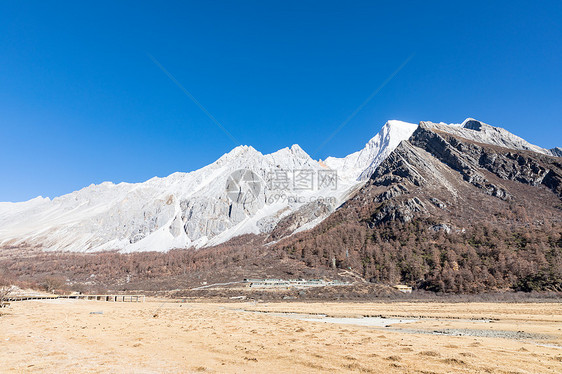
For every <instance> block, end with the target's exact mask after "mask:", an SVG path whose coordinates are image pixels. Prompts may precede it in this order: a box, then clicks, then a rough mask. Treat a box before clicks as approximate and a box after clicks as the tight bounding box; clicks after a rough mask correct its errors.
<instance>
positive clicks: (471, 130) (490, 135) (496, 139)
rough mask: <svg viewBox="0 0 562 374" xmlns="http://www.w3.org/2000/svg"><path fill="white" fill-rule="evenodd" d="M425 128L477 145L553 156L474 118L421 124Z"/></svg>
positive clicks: (546, 150)
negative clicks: (446, 122)
mask: <svg viewBox="0 0 562 374" xmlns="http://www.w3.org/2000/svg"><path fill="white" fill-rule="evenodd" d="M422 123H423V124H424V125H425V126H428V127H430V128H433V129H435V130H438V131H444V132H448V133H450V134H451V135H455V136H459V137H461V138H465V139H468V140H472V141H475V142H478V143H484V144H491V145H496V146H500V147H504V148H510V149H518V150H524V151H532V152H537V153H542V154H545V155H549V156H551V155H554V153H553V152H552V151H551V150H548V149H544V148H541V147H539V146H537V145H534V144H531V143H529V142H527V141H526V140H525V139H523V138H521V137H519V136H517V135H515V134H512V133H511V132H509V131H507V130H505V129H503V128H501V127H495V126H491V125H488V124H486V123H484V122H482V121H478V120H476V119H474V118H467V119H465V120H464V121H463V122H462V123H451V124H445V123H442V122H441V123H433V122H422Z"/></svg>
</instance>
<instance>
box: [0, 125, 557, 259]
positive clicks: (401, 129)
mask: <svg viewBox="0 0 562 374" xmlns="http://www.w3.org/2000/svg"><path fill="white" fill-rule="evenodd" d="M424 123H425V122H424ZM428 126H432V127H433V128H434V129H435V130H436V131H443V132H449V133H451V134H454V135H456V136H460V137H464V138H466V139H469V140H472V141H476V142H480V143H488V144H494V145H499V146H502V147H507V148H513V149H523V150H531V151H534V152H539V153H543V154H549V155H550V154H552V152H551V151H550V150H545V149H542V148H540V147H537V146H534V145H532V144H529V143H527V142H526V141H524V140H523V139H521V138H519V137H517V136H515V135H513V134H511V133H509V132H507V131H506V130H503V129H499V128H495V127H492V126H489V125H486V124H483V123H481V122H479V121H476V120H473V119H467V120H465V121H464V122H463V123H462V124H453V125H445V124H429V123H428ZM417 127H418V125H415V124H411V123H406V122H401V121H389V122H387V123H386V124H385V125H384V126H383V128H382V129H381V131H380V132H379V133H378V134H376V136H375V137H373V138H372V139H371V140H370V141H369V142H368V143H367V144H366V146H365V147H364V148H363V149H362V150H360V151H358V152H355V153H352V154H350V155H348V156H346V157H344V158H335V157H329V158H327V159H326V160H325V161H324V162H322V161H316V160H313V159H312V158H311V157H310V156H309V155H308V154H307V153H306V152H305V151H304V150H303V149H301V148H300V147H299V146H298V145H293V146H292V147H291V148H284V149H281V150H279V151H277V152H274V153H271V154H266V155H264V154H262V153H260V152H258V151H257V150H255V149H254V148H252V147H250V146H239V147H237V148H235V149H233V150H232V151H231V152H229V153H227V154H225V155H223V156H222V157H220V158H219V159H218V160H217V161H215V162H214V163H212V164H210V165H208V166H206V167H203V168H201V169H199V170H196V171H193V172H190V173H174V174H172V175H170V176H168V177H165V178H152V179H150V180H148V181H146V182H144V183H136V184H131V183H119V184H113V183H110V182H105V183H102V184H100V185H91V186H88V187H86V188H84V189H81V190H79V191H75V192H72V193H70V194H67V195H64V196H60V197H57V198H54V199H53V200H50V199H48V198H41V197H39V198H35V199H32V200H29V201H27V202H22V203H0V248H2V247H3V248H7V247H15V248H18V247H22V248H40V249H43V250H50V251H76V252H97V251H104V250H119V251H122V252H137V251H167V250H170V249H173V248H189V247H201V246H209V245H215V244H219V243H222V242H225V241H227V240H229V239H231V238H234V237H236V236H239V235H242V234H247V233H254V234H268V233H272V232H274V230H275V228H276V226H277V224H278V223H279V222H280V221H282V220H283V219H284V218H287V217H288V216H291V215H293V216H297V218H296V219H293V220H292V222H293V223H294V224H293V225H292V226H288V227H290V230H287V226H284V230H277V231H276V232H278V231H279V232H283V235H290V234H292V233H294V232H296V231H301V230H303V229H308V228H312V227H314V226H315V225H316V224H318V223H319V222H321V221H322V220H323V219H324V218H326V217H327V216H328V215H329V214H330V213H331V212H333V211H334V210H335V209H336V208H337V207H338V206H340V205H341V203H342V202H344V201H346V200H347V199H348V198H349V197H350V196H351V195H352V193H353V192H354V191H356V190H357V188H358V187H359V186H361V185H362V184H363V183H364V182H365V181H366V180H368V179H369V178H370V177H371V175H372V174H373V172H374V171H375V169H376V168H377V167H378V166H379V165H380V164H381V163H382V162H383V161H384V160H385V159H386V158H387V157H388V156H389V155H390V154H391V153H392V152H393V151H394V149H395V148H396V147H397V146H398V145H399V144H400V143H401V142H402V141H404V140H407V139H409V138H410V137H411V136H412V133H414V131H415V130H416V129H417Z"/></svg>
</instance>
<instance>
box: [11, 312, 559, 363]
mask: <svg viewBox="0 0 562 374" xmlns="http://www.w3.org/2000/svg"><path fill="white" fill-rule="evenodd" d="M240 309H247V310H261V311H268V312H271V311H276V312H301V313H325V314H328V315H333V316H363V315H384V316H389V317H390V316H403V317H411V316H426V317H439V318H428V319H423V320H420V321H417V322H414V323H410V324H401V325H394V326H392V327H391V328H385V327H382V328H372V327H360V326H353V325H336V324H327V323H322V322H306V321H300V320H297V319H292V318H288V317H285V316H279V315H272V314H270V313H248V312H245V311H243V310H240ZM99 311H103V314H90V312H99ZM155 316H156V317H155ZM459 318H460V319H459ZM467 318H491V319H494V322H492V323H486V322H480V321H469V320H466V319H467ZM446 328H454V329H457V328H458V329H487V330H498V331H524V332H526V333H529V334H543V335H549V337H548V338H547V339H542V340H536V339H524V340H515V339H504V338H489V337H475V336H445V335H430V334H419V333H418V334H414V333H411V331H410V332H407V331H402V332H401V331H400V330H399V329H410V330H412V329H415V330H428V331H432V330H434V329H446ZM561 328H562V308H561V305H560V304H556V303H550V304H491V303H474V304H466V303H464V304H444V303H269V304H265V305H264V304H257V305H252V304H249V303H239V304H212V303H204V302H200V303H188V304H180V303H170V302H166V303H163V302H162V301H153V302H146V303H138V304H134V303H108V302H95V301H55V302H53V301H50V302H39V301H27V302H15V303H13V304H12V308H11V309H10V310H9V311H8V314H7V315H3V316H1V317H0V372H7V373H11V372H13V373H27V372H29V373H31V372H33V373H37V372H39V373H41V372H44V373H55V372H56V373H189V372H193V373H199V372H221V373H222V372H248V373H265V372H268V373H277V372H287V373H313V372H326V373H328V372H330V373H334V372H354V373H452V372H454V373H560V372H562V349H560V348H557V347H551V346H541V345H538V344H537V343H540V344H552V345H558V346H562V331H561V330H560V329H561Z"/></svg>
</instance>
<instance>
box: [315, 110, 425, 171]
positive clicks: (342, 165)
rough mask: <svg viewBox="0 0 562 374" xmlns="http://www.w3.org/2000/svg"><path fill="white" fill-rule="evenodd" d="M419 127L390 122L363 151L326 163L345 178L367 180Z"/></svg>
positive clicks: (406, 123) (400, 122)
mask: <svg viewBox="0 0 562 374" xmlns="http://www.w3.org/2000/svg"><path fill="white" fill-rule="evenodd" d="M417 127H418V125H415V124H413V123H408V122H402V121H396V120H392V121H388V122H387V123H386V124H385V125H384V126H383V128H382V129H381V131H380V132H379V133H378V134H377V135H375V137H374V138H372V139H371V140H369V142H368V143H367V144H366V145H365V148H363V149H362V150H360V151H357V152H355V153H352V154H350V155H348V156H346V157H344V158H335V157H328V158H327V159H326V160H325V161H324V163H325V164H326V165H327V166H328V167H330V168H332V169H337V170H340V174H342V175H343V176H344V177H345V178H349V179H355V180H361V181H363V180H366V179H368V178H369V177H370V176H371V174H372V173H373V171H375V169H376V168H377V166H379V164H380V163H381V162H383V161H384V160H385V158H386V157H387V156H388V155H389V154H390V153H391V152H392V151H393V150H394V149H395V148H396V147H397V146H398V144H400V142H401V141H403V140H407V139H408V138H409V137H410V136H411V135H412V134H413V133H414V131H415V130H416V128H417Z"/></svg>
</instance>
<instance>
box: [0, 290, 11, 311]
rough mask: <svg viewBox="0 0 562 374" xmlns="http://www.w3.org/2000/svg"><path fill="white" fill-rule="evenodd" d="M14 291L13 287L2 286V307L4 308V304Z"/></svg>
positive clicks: (0, 293) (0, 304)
mask: <svg viewBox="0 0 562 374" xmlns="http://www.w3.org/2000/svg"><path fill="white" fill-rule="evenodd" d="M13 291H14V287H13V286H0V307H2V306H4V302H5V301H6V300H7V299H8V296H10V294H11V293H12V292H13Z"/></svg>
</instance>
